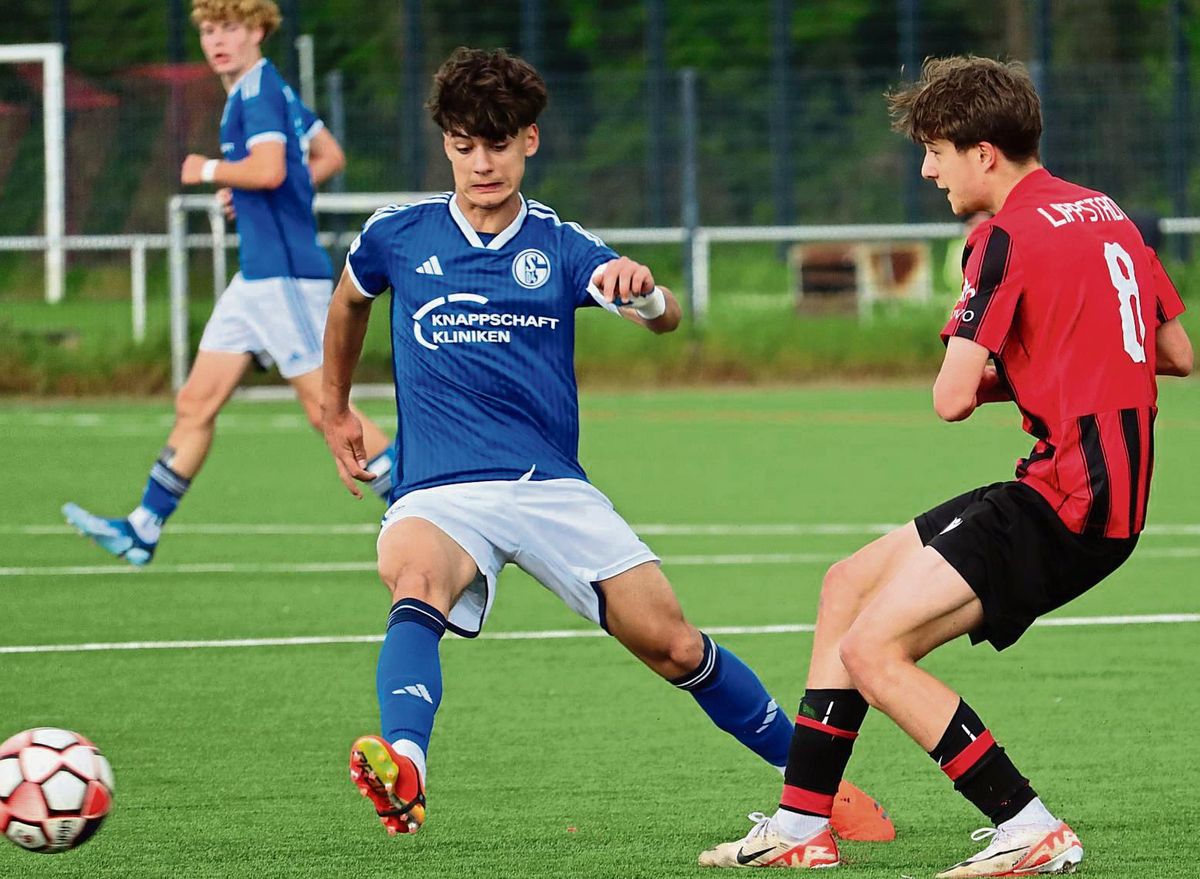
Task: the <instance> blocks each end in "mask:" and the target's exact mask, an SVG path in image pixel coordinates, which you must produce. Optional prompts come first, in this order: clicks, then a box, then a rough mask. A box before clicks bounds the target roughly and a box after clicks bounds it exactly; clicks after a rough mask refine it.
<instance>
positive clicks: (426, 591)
mask: <svg viewBox="0 0 1200 879" xmlns="http://www.w3.org/2000/svg"><path fill="white" fill-rule="evenodd" d="M379 579H380V580H382V581H383V585H384V586H386V587H387V588H388V591H389V592H391V593H392V601H393V602H396V601H400V600H401V599H402V598H416V599H419V600H420V601H424V602H425V603H427V604H433V603H434V599H435V597H436V589H435V583H434V578H433V577H432V576H430V574H429V573H428V572H427V571H425V570H423V569H421V568H418V567H414V566H412V565H408V564H398V563H391V564H388V563H385V562H384V561H383V560H380V563H379Z"/></svg>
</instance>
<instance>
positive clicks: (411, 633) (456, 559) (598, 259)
mask: <svg viewBox="0 0 1200 879" xmlns="http://www.w3.org/2000/svg"><path fill="white" fill-rule="evenodd" d="M545 104H546V90H545V84H544V82H543V81H542V78H541V77H540V76H539V75H538V73H537V72H536V71H535V70H534V69H533V68H532V67H530V66H529V65H528V64H527V63H525V62H524V61H521V60H519V59H517V58H512V57H509V56H508V55H506V54H505V53H504V52H503V51H497V52H493V53H487V52H483V51H479V50H468V49H459V50H458V51H456V52H455V54H454V55H452V56H451V57H450V59H449V60H448V61H447V62H446V63H445V64H444V65H443V66H442V68H441V70H440V71H439V72H438V74H437V77H436V80H435V87H434V96H433V98H432V99H431V101H430V109H431V110H432V113H433V118H434V121H435V122H436V123H437V124H438V126H439V127H440V128H441V129H442V131H443V133H444V137H443V142H444V148H445V152H446V156H447V158H448V159H449V160H450V165H451V168H452V170H453V174H454V191H453V192H448V193H444V194H442V195H439V196H436V197H432V198H429V199H426V200H425V201H421V202H417V203H415V204H409V205H404V206H395V205H393V206H389V207H386V208H383V209H381V210H379V211H377V212H376V213H375V214H374V215H373V216H372V217H371V218H370V219H369V220H368V221H367V223H366V224H365V225H364V227H363V231H362V234H361V235H360V236H359V237H358V239H357V240H356V241H355V243H354V244H353V245H352V246H351V249H350V255H349V257H348V259H347V262H346V269H345V272H344V273H343V275H342V279H341V282H340V283H339V285H338V288H337V291H336V292H335V293H334V299H333V304H332V305H331V307H330V314H329V321H328V324H327V325H326V331H325V374H324V389H323V392H322V398H321V405H322V409H323V413H324V419H325V421H324V423H325V437H326V441H327V442H328V443H329V446H330V448H331V449H332V451H333V454H334V458H335V459H336V461H337V466H338V470H339V475H340V476H341V478H342V480H343V481H344V482H345V483H346V485H347V486H348V487H350V488H351V489H353V485H354V482H353V480H355V479H359V480H366V479H370V478H371V477H372V474H371V473H370V472H369V471H368V470H367V468H366V465H367V463H368V462H367V457H368V456H367V454H366V453H365V452H364V448H363V441H362V432H361V428H360V426H359V421H358V418H357V417H356V416H355V415H354V413H353V412H351V411H350V409H349V408H348V395H349V390H350V383H351V378H352V375H353V372H354V367H355V364H356V363H357V361H358V358H359V355H360V353H361V349H362V340H363V334H364V332H365V331H366V327H367V321H368V317H369V314H370V309H371V303H372V301H373V300H374V299H375V298H376V297H377V296H378V295H380V294H381V293H383V292H384V291H385V290H388V289H389V288H390V289H391V291H392V302H391V306H392V308H391V314H392V346H393V355H394V361H395V372H396V402H397V412H398V418H399V429H398V434H397V448H398V454H397V463H396V470H395V483H396V485H395V488H394V489H393V492H392V499H393V501H394V502H393V504H392V506H391V507H390V508H389V509H388V511H387V513H386V514H385V517H384V520H383V526H382V529H381V533H380V536H379V544H378V553H379V573H380V577H381V578H382V579H383V581H384V583H385V584H386V585H387V587H388V589H389V590H390V592H391V595H392V601H393V602H394V603H393V605H392V609H391V614H390V616H389V619H388V629H387V635H386V638H385V640H384V644H383V648H382V650H381V652H380V657H379V668H378V676H377V687H378V695H379V706H380V713H381V715H382V727H383V730H382V731H383V736H382V737H380V736H374V735H368V736H363V737H361V738H360V739H358V740H357V741H356V742H354V744H353V746H352V748H351V753H350V774H351V778H352V779H353V780H354V781H355V783H356V784H357V786H358V787H359V789H360V790H361V791H362V793H363V794H364V795H365V796H368V797H369V798H370V799H371V801H372V803H373V804H374V806H375V808H376V811H377V812H378V814H379V816H380V818H381V820H382V821H383V823H384V826H385V827H387V829H388V831H389V832H391V833H407V832H413V831H415V830H417V829H419V828H420V826H421V824H422V822H423V821H424V819H425V793H424V791H425V771H426V753H427V751H428V746H429V739H430V734H431V732H432V729H433V721H434V715H435V713H436V711H437V709H438V704H439V702H440V701H441V695H442V674H441V667H440V662H439V657H438V645H439V641H440V639H441V637H442V635H443V634H444V633H445V631H446V630H447V629H449V630H451V631H453V632H456V633H458V634H460V635H465V636H467V637H473V636H475V635H477V634H478V633H479V631H480V630H481V629H482V627H483V624H484V622H485V620H486V619H487V615H488V612H489V611H490V609H491V607H492V602H493V600H494V598H495V592H496V578H497V576H498V575H499V573H500V570H501V568H503V567H504V566H505V565H506V564H508V563H513V564H516V565H518V566H519V567H521V568H523V569H524V570H525V571H527V572H528V573H529V574H531V575H532V576H533V577H535V578H536V579H537V580H538V581H539V582H541V583H542V584H543V585H544V586H545V587H546V588H548V589H550V590H551V591H552V592H554V593H555V594H556V595H558V596H559V597H560V598H561V599H562V600H563V601H564V602H565V603H566V604H567V605H568V606H569V607H570V608H571V609H572V610H574V611H576V612H577V613H579V614H580V615H582V616H584V617H586V618H587V619H589V620H591V621H592V622H595V623H597V624H599V625H600V626H603V627H604V628H605V629H606V630H607V631H608V632H609V633H611V634H612V635H613V636H614V637H616V638H617V640H618V641H620V642H621V643H622V644H623V645H624V646H625V647H626V648H628V649H629V650H630V652H632V653H633V654H634V655H635V656H637V657H638V658H639V659H640V660H641V661H642V662H644V663H645V664H646V665H648V666H649V667H650V668H651V669H653V670H654V671H655V672H657V673H658V674H659V675H661V676H662V677H664V678H666V679H667V680H669V681H670V682H671V683H673V684H674V685H675V686H677V687H679V688H681V689H684V690H687V691H689V692H690V693H691V694H692V695H693V696H694V697H695V699H696V701H697V702H698V703H699V704H700V706H701V707H702V708H703V709H704V711H705V712H707V713H708V715H709V716H710V717H711V718H712V720H713V722H714V723H716V724H717V726H718V727H720V728H721V729H723V730H725V731H727V732H729V733H730V734H732V735H733V736H735V737H736V738H737V739H738V740H739V741H740V742H742V744H744V745H745V746H746V747H748V748H750V749H751V750H753V751H754V752H755V753H756V754H758V755H759V756H760V757H762V758H763V759H764V760H766V761H767V762H768V763H770V764H771V765H773V766H775V767H779V766H780V765H781V764H782V763H784V762H785V761H786V759H787V749H788V745H789V743H790V740H791V734H792V724H791V722H790V720H789V719H788V717H787V716H786V714H785V713H784V712H782V711H780V710H779V709H778V707H777V705H776V703H775V701H774V700H773V699H771V697H770V696H769V695H768V694H767V691H766V690H765V689H764V688H763V685H762V683H761V682H760V681H759V679H758V678H757V676H756V675H755V674H754V672H752V671H751V670H750V669H749V668H748V667H747V666H746V665H744V664H743V663H742V662H741V660H739V659H738V658H737V657H736V656H734V655H733V654H732V653H730V652H729V651H728V650H726V649H725V648H723V647H719V646H717V645H716V644H714V643H713V641H712V640H711V639H710V638H709V637H708V636H707V635H704V634H703V633H701V632H700V631H698V630H697V629H696V628H695V627H694V626H692V625H691V623H689V622H688V621H687V620H686V619H685V618H684V616H683V611H682V610H681V608H680V606H679V602H678V600H677V599H676V597H675V594H674V592H673V591H672V589H671V586H670V584H669V583H668V582H667V579H666V577H664V576H663V574H662V572H661V570H660V569H659V566H658V561H659V559H658V557H657V556H655V554H654V553H653V552H652V551H651V550H650V549H649V548H648V547H647V546H646V545H645V544H644V543H643V542H642V541H641V540H640V539H638V537H637V535H636V534H634V533H633V530H632V529H631V528H630V527H629V525H628V524H626V522H625V520H624V519H622V518H621V516H619V515H618V514H617V513H616V511H615V510H614V509H613V506H612V504H611V502H610V501H609V500H608V498H606V497H605V496H604V495H603V494H601V493H600V492H599V491H598V490H597V489H595V488H594V487H592V485H591V484H589V482H588V481H587V477H586V475H585V474H584V471H583V468H582V467H580V465H579V462H578V460H577V454H578V444H579V404H578V399H577V390H576V386H575V369H574V345H575V311H576V309H578V308H584V307H591V306H596V307H601V308H604V309H607V310H608V311H611V312H613V313H614V314H619V315H621V316H623V317H625V318H626V319H628V320H630V321H632V322H633V323H636V324H639V325H641V326H644V327H646V328H648V329H649V330H651V331H653V332H655V333H667V332H671V331H672V330H674V329H675V328H676V327H677V326H678V325H679V320H680V308H679V304H678V303H677V302H676V300H675V297H674V296H672V295H671V293H670V291H668V290H664V289H661V288H659V287H657V286H655V283H654V277H653V275H652V274H651V271H650V269H649V268H647V267H646V266H644V265H640V264H638V263H636V262H634V261H633V260H631V259H628V258H625V257H619V256H618V255H617V254H616V253H615V252H613V251H612V250H611V249H610V248H609V247H607V246H606V245H605V244H604V242H603V241H601V240H600V239H599V238H597V237H596V236H595V235H592V234H591V233H589V232H587V231H585V230H584V229H582V228H580V227H579V226H578V225H576V224H575V223H564V222H563V221H561V220H560V219H559V218H558V216H557V215H556V214H555V213H554V211H552V210H551V209H550V208H548V207H546V206H545V205H543V204H541V203H539V202H536V201H533V200H532V199H526V198H525V197H524V196H522V195H521V192H520V187H521V180H522V177H523V175H524V172H525V161H526V159H527V158H529V157H530V156H532V155H534V153H536V152H537V149H538V142H539V132H538V127H537V124H536V120H537V117H538V114H539V113H540V112H541V110H542V109H543V108H544V107H545Z"/></svg>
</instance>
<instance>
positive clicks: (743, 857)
mask: <svg viewBox="0 0 1200 879" xmlns="http://www.w3.org/2000/svg"><path fill="white" fill-rule="evenodd" d="M772 848H774V846H771V848H765V849H763V850H762V851H760V852H755V853H754V854H752V855H748V854H746V850H745V849H738V853H737V862H738V863H739V864H741V865H742V866H743V867H744V866H746V865H747V864H748V863H750V862H751V861H753V860H754V859H755V858H759V857H762V856H763V855H765V854H766V853H767V852H769V851H771V849H772Z"/></svg>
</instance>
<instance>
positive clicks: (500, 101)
mask: <svg viewBox="0 0 1200 879" xmlns="http://www.w3.org/2000/svg"><path fill="white" fill-rule="evenodd" d="M546 100H547V96H546V83H545V81H544V80H543V79H542V77H541V74H539V73H538V72H537V71H536V70H534V69H533V67H532V66H530V64H529V63H528V62H526V61H523V60H521V59H520V58H514V57H513V56H512V55H509V54H508V53H507V52H505V51H504V50H503V49H497V50H496V51H494V52H485V51H483V50H482V49H468V48H466V47H465V46H460V47H459V48H457V49H455V50H454V52H453V53H452V54H451V55H450V57H449V58H447V59H446V63H444V64H443V65H442V66H441V69H440V70H438V72H437V74H436V75H435V76H434V78H433V92H432V93H431V94H430V96H429V102H428V103H427V104H426V105H425V106H426V109H428V110H429V111H430V113H432V114H433V121H434V122H436V123H437V125H438V127H439V128H441V129H442V131H445V132H447V133H449V134H465V135H468V136H470V137H482V138H485V139H487V140H490V141H504V140H507V139H508V138H510V137H512V136H513V135H515V134H516V133H517V131H518V130H519V129H521V128H525V127H526V126H528V125H532V124H533V123H534V122H536V121H537V118H538V115H539V114H540V113H541V112H542V110H544V109H546Z"/></svg>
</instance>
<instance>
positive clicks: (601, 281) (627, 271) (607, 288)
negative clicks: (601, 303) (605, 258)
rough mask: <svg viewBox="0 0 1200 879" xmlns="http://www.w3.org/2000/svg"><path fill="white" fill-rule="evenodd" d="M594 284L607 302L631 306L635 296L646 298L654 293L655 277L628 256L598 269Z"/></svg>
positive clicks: (593, 280) (593, 277)
mask: <svg viewBox="0 0 1200 879" xmlns="http://www.w3.org/2000/svg"><path fill="white" fill-rule="evenodd" d="M592 283H593V284H595V285H596V287H597V289H599V290H600V293H601V294H602V295H603V296H604V299H605V301H607V302H615V303H616V304H617V305H629V304H630V302H631V301H632V300H633V298H634V297H635V296H645V295H647V294H649V293H651V292H653V291H654V275H653V274H651V272H650V269H649V268H647V267H646V266H644V265H642V264H641V263H640V262H634V261H633V260H631V259H630V258H629V257H627V256H622V257H618V258H617V259H614V260H612V261H610V262H606V263H605V264H604V265H602V266H600V267H599V268H598V269H596V274H594V275H593V276H592Z"/></svg>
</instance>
